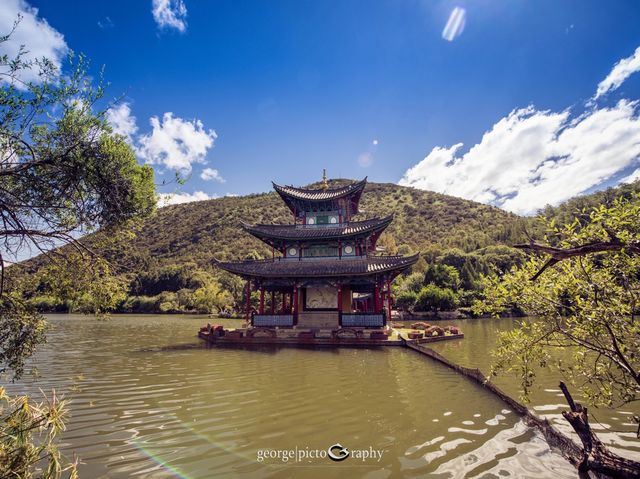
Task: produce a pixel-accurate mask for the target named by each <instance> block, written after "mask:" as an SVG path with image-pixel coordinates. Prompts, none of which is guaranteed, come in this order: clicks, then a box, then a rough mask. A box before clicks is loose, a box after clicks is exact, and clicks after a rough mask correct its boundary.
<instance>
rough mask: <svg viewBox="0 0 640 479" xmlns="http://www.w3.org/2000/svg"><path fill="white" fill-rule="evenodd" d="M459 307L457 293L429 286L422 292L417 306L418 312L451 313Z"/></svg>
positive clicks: (432, 285)
mask: <svg viewBox="0 0 640 479" xmlns="http://www.w3.org/2000/svg"><path fill="white" fill-rule="evenodd" d="M456 305H457V298H456V293H455V292H453V291H452V290H451V289H449V288H441V287H439V286H436V285H435V284H428V285H426V286H425V287H424V288H422V289H421V290H420V293H418V298H417V300H416V304H415V310H416V311H434V312H438V311H450V310H452V309H455V307H456Z"/></svg>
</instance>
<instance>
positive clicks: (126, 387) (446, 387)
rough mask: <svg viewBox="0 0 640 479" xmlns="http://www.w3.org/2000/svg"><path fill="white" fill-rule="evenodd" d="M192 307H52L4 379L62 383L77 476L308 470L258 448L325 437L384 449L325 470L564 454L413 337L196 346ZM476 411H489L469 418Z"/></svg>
mask: <svg viewBox="0 0 640 479" xmlns="http://www.w3.org/2000/svg"><path fill="white" fill-rule="evenodd" d="M202 321H204V322H207V320H206V319H204V320H203V319H190V318H183V319H176V318H174V317H160V318H157V317H130V318H123V317H114V319H112V320H111V321H109V322H100V323H96V322H94V321H92V320H90V319H86V318H79V317H75V316H64V317H59V318H56V319H54V320H53V330H52V333H51V334H50V336H49V343H48V344H47V345H46V346H45V347H44V348H43V349H42V350H41V351H40V352H39V353H38V357H37V360H38V364H39V365H40V373H41V377H40V378H39V379H38V380H35V381H31V380H25V381H23V382H22V383H17V384H14V385H10V387H9V389H12V390H13V391H27V392H29V393H32V394H33V393H37V391H38V388H43V390H50V389H51V387H52V386H56V388H57V389H58V390H59V391H62V392H65V393H67V395H68V396H69V397H70V399H71V419H70V422H69V428H68V430H67V431H66V433H65V434H64V450H65V451H66V452H67V453H70V452H71V451H76V452H77V453H78V454H79V456H80V457H81V460H82V461H83V462H84V464H82V465H81V467H80V473H81V477H96V478H101V477H108V478H125V477H137V478H147V477H148V478H154V479H155V478H158V477H160V478H164V477H186V478H189V479H197V478H207V477H211V471H215V472H216V474H217V475H218V476H220V477H228V476H234V477H245V478H253V477H256V478H263V477H274V478H279V477H291V476H292V475H293V474H294V473H293V472H292V471H295V476H296V477H298V476H301V477H305V476H306V477H318V474H319V472H318V471H319V469H318V468H316V467H309V468H305V467H299V468H295V469H293V468H292V467H291V466H292V465H291V464H288V465H283V464H282V463H277V462H276V463H271V464H264V463H262V464H260V463H258V462H257V461H256V454H257V451H258V450H259V449H265V448H274V449H291V448H294V447H309V448H318V449H326V448H327V447H328V446H329V445H331V444H335V443H336V442H340V443H342V444H344V445H345V446H346V447H348V448H349V449H351V450H353V449H358V448H361V449H364V448H368V447H369V446H371V447H374V448H381V449H384V450H385V453H384V456H383V459H382V460H381V462H380V463H379V464H376V465H375V467H373V468H371V467H355V463H354V464H353V465H352V466H349V465H348V464H347V465H346V466H342V467H341V468H327V469H322V475H323V477H343V476H345V475H347V476H348V477H367V478H371V479H376V478H379V477H380V478H381V477H397V476H400V475H406V476H425V475H428V474H433V473H437V474H440V473H444V472H447V473H448V475H449V476H451V475H453V476H455V477H462V476H463V475H465V474H470V475H481V474H487V475H494V476H499V475H501V474H503V473H504V471H511V473H512V474H514V475H516V476H517V477H527V476H529V477H534V473H535V472H540V471H542V472H544V473H546V472H548V471H549V470H550V468H551V467H556V462H557V461H560V462H561V463H562V464H564V460H562V459H561V458H559V456H556V455H554V454H553V453H551V452H550V451H548V450H545V449H544V445H545V444H544V442H543V441H542V440H540V439H539V438H537V437H536V436H535V435H533V434H532V433H531V432H530V431H529V430H527V429H526V428H524V426H523V425H521V424H520V423H519V422H518V420H517V418H516V417H515V415H514V414H511V417H508V413H509V412H510V411H508V410H504V409H503V406H504V405H503V404H502V403H501V402H499V401H498V400H497V399H495V398H494V397H492V396H490V395H489V394H487V393H486V391H484V390H483V389H482V388H480V387H479V386H477V385H475V384H473V383H471V382H468V381H466V380H464V379H463V378H461V377H460V376H458V375H456V374H455V373H454V372H452V371H450V370H448V369H447V368H444V367H442V366H440V365H438V364H435V363H433V362H430V361H426V360H424V358H421V357H420V356H418V355H416V354H415V353H414V352H412V351H407V350H402V349H400V348H397V349H396V348H389V349H380V350H366V349H341V350H303V349H271V348H269V349H266V348H265V349H261V350H260V349H258V350H235V349H216V348H202V347H199V346H200V345H199V343H197V342H194V340H193V332H194V331H196V330H197V327H198V326H199V325H200V323H201V322H202ZM224 324H232V323H224ZM96 338H100V340H99V341H96ZM72 391H73V392H72ZM469 398H472V400H470V399H469ZM480 417H482V418H492V419H489V420H488V421H486V424H485V425H486V427H484V426H483V427H482V428H480V427H470V426H475V423H478V424H482V423H481V422H480V421H482V419H481V420H477V419H476V420H475V421H474V420H473V419H472V418H480ZM621 418H623V420H625V421H627V422H628V416H622V415H621ZM625 418H627V419H625ZM461 426H463V427H461ZM538 455H540V456H538ZM316 465H317V464H316ZM324 465H333V464H332V463H331V464H329V463H327V464H324ZM557 470H558V473H557V474H554V477H558V478H561V477H570V476H571V477H573V476H574V474H565V472H566V471H565V470H564V469H562V468H558V469H557ZM345 471H348V472H345ZM547 476H548V474H547ZM547 476H545V475H544V474H542V475H539V476H538V477H547Z"/></svg>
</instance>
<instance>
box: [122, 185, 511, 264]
mask: <svg viewBox="0 0 640 479" xmlns="http://www.w3.org/2000/svg"><path fill="white" fill-rule="evenodd" d="M344 182H345V181H344V180H343V181H334V182H332V186H333V185H336V184H339V183H344ZM361 208H362V210H363V213H361V214H360V215H359V216H358V217H357V218H356V219H364V218H368V217H373V216H384V215H388V214H391V213H393V214H394V215H395V217H394V221H393V222H392V223H391V225H390V227H389V228H388V229H387V234H386V235H384V237H383V238H382V240H381V244H382V245H383V246H386V247H387V249H388V250H394V249H396V248H397V247H398V246H401V245H406V246H407V247H408V248H410V249H411V250H412V251H425V252H427V251H429V250H432V249H433V248H437V249H439V250H444V249H449V248H460V249H461V250H463V251H465V252H471V251H474V250H477V249H479V248H483V247H485V246H490V245H495V244H509V243H511V242H513V241H515V240H516V239H518V238H521V235H520V233H519V230H521V224H520V223H522V220H521V219H520V218H519V217H517V216H516V215H513V214H510V213H507V212H505V211H503V210H500V209H498V208H495V207H491V206H487V205H483V204H480V203H475V202H472V201H467V200H463V199H460V198H455V197H452V196H447V195H442V194H438V193H433V192H429V191H421V190H417V189H414V188H407V187H403V186H398V185H394V184H390V183H369V184H367V186H366V189H365V192H364V194H363V196H362V201H361ZM242 221H244V222H246V223H291V222H292V216H291V213H290V212H289V210H288V209H287V208H286V207H285V206H284V203H283V202H282V200H281V199H280V197H279V196H278V195H277V194H276V193H273V192H272V193H264V194H255V195H249V196H241V197H225V198H220V199H214V200H208V201H201V202H197V203H186V204H181V205H175V206H168V207H165V208H161V209H160V210H159V211H158V213H157V214H156V216H155V217H153V218H151V219H150V220H148V221H147V222H146V223H145V224H144V226H143V227H142V228H141V230H140V232H139V233H138V235H137V237H136V239H135V240H134V241H133V242H131V243H127V244H126V245H122V246H123V248H122V249H121V250H120V248H116V250H120V252H119V255H120V261H119V264H121V265H122V267H123V271H126V272H132V271H135V270H136V269H138V268H141V267H142V268H145V267H157V266H167V265H173V264H184V263H195V264H197V265H198V266H199V267H200V268H205V269H208V268H210V267H212V263H213V261H212V260H213V258H214V257H216V258H218V259H244V258H246V257H248V256H249V255H254V256H255V255H256V254H257V255H258V256H263V257H267V256H270V255H271V251H270V250H269V249H268V248H267V247H266V245H264V244H263V243H262V242H260V241H258V240H257V239H255V238H253V237H252V236H250V235H249V234H247V233H245V232H244V231H243V230H242V228H241V227H240V224H241V222H242ZM394 243H395V246H394ZM392 252H393V251H392Z"/></svg>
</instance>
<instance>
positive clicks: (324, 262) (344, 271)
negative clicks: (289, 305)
mask: <svg viewBox="0 0 640 479" xmlns="http://www.w3.org/2000/svg"><path fill="white" fill-rule="evenodd" d="M419 256H420V255H419V254H415V255H413V256H370V257H368V258H359V259H345V258H343V259H337V258H336V259H321V260H315V259H314V260H304V259H303V260H301V261H300V260H296V259H288V260H287V259H277V258H276V259H275V260H262V261H239V262H234V263H223V262H219V261H216V263H217V265H218V267H220V268H222V269H224V270H226V271H229V272H230V273H234V274H238V275H241V276H250V277H263V278H274V277H275V278H278V277H280V278H309V277H334V276H366V275H372V274H377V273H385V272H388V271H396V270H400V269H404V268H407V267H409V266H411V265H412V264H414V263H415V262H416V261H418V257H419Z"/></svg>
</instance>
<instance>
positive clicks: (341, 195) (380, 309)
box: [217, 178, 418, 327]
mask: <svg viewBox="0 0 640 479" xmlns="http://www.w3.org/2000/svg"><path fill="white" fill-rule="evenodd" d="M366 183H367V179H366V178H364V179H363V180H361V181H358V182H354V183H350V184H348V185H344V186H340V187H335V188H330V187H329V186H328V184H327V181H326V178H325V179H324V183H323V185H322V187H320V188H313V189H312V188H297V187H294V186H280V185H277V184H275V183H274V184H273V187H274V189H275V190H276V192H277V193H278V194H279V195H280V197H281V198H282V199H283V201H284V202H285V204H286V205H287V206H288V207H289V209H290V210H291V212H292V213H293V215H294V223H293V224H290V225H282V224H257V225H249V224H244V223H243V224H242V227H243V228H244V230H245V231H246V232H248V233H250V234H251V235H253V236H255V237H256V238H258V239H260V240H262V241H263V242H265V243H266V244H268V245H269V246H270V247H271V248H272V250H273V255H272V258H271V259H267V260H252V261H237V262H217V265H218V266H219V267H220V268H222V269H224V270H226V271H229V272H231V273H234V274H237V275H239V276H241V277H243V278H245V279H246V280H247V281H248V283H247V285H248V286H247V293H249V292H250V291H251V289H252V286H253V287H254V288H257V289H259V291H260V307H259V311H258V312H257V314H254V315H253V316H252V318H253V320H254V322H255V323H254V324H258V325H260V326H269V325H272V326H273V325H278V326H286V325H289V326H293V325H295V324H303V325H306V326H308V327H313V325H314V324H315V325H316V326H317V325H318V324H319V322H322V321H324V323H322V324H324V325H325V326H326V325H327V324H328V326H332V325H333V324H332V323H334V322H335V326H337V325H344V324H345V323H349V324H350V325H357V324H359V323H360V322H361V323H362V325H364V326H369V327H370V326H382V325H383V324H385V322H386V318H387V317H388V316H389V315H390V313H391V307H392V299H391V286H390V284H391V281H392V280H393V278H394V277H395V276H396V275H398V274H399V273H401V272H402V271H405V270H407V269H408V268H410V267H411V265H413V264H414V263H415V262H416V261H417V260H418V255H417V254H416V255H412V256H394V255H380V254H379V252H378V251H377V247H376V244H377V241H378V239H379V237H380V235H381V234H382V232H383V231H384V230H385V229H386V228H387V227H388V226H389V224H390V223H391V221H392V220H393V216H392V215H391V216H386V217H383V218H369V219H364V220H360V221H352V218H353V216H354V215H356V214H358V213H359V212H360V209H359V203H360V198H361V196H362V192H363V191H364V188H365V186H366ZM276 252H277V255H276ZM265 292H270V293H271V305H270V308H269V309H270V313H268V314H265V312H264V309H265V301H264V294H265ZM276 293H281V294H282V298H283V299H282V308H277V307H276V304H275V294H276ZM250 307H251V303H250V301H249V296H247V308H248V310H249V308H250ZM285 317H286V318H285ZM283 318H285V319H283Z"/></svg>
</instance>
